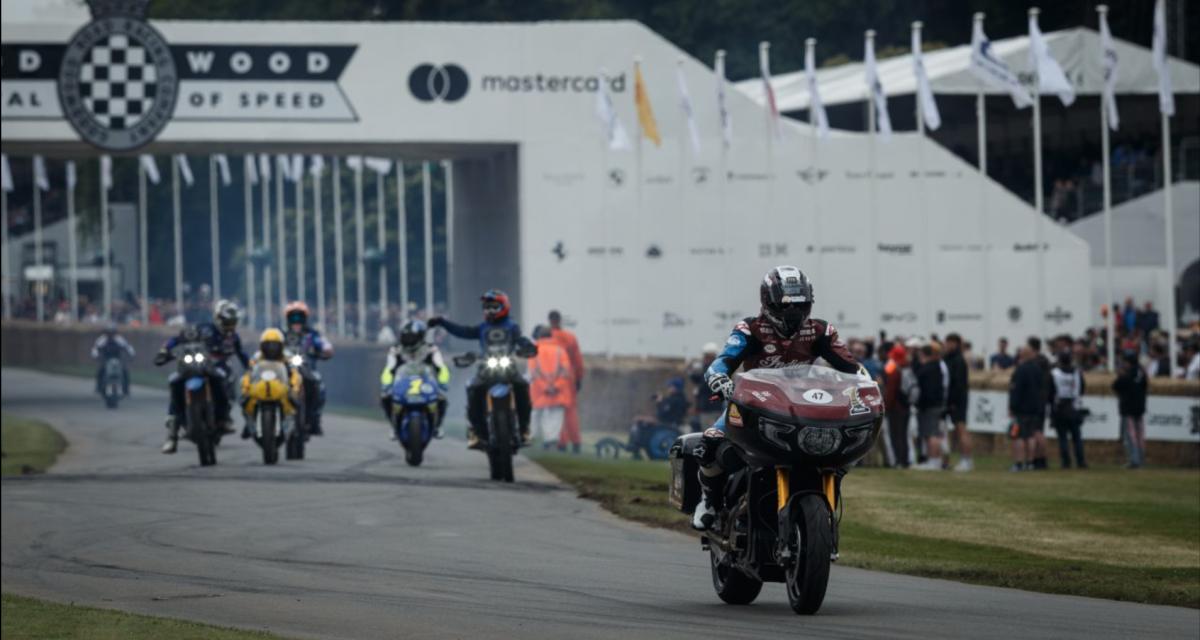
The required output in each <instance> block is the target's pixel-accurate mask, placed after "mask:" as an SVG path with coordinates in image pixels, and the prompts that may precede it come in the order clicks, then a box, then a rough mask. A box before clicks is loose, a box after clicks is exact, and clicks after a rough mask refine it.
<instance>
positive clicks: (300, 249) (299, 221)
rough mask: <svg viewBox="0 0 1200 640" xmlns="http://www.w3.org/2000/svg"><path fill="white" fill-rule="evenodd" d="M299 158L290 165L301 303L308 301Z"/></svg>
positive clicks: (301, 175)
mask: <svg viewBox="0 0 1200 640" xmlns="http://www.w3.org/2000/svg"><path fill="white" fill-rule="evenodd" d="M294 157H297V158H300V162H293V163H292V173H294V174H296V175H294V176H292V179H293V180H295V181H296V299H297V300H300V301H302V302H307V300H308V281H307V278H306V277H305V275H306V274H305V273H304V264H305V262H307V260H305V257H306V255H305V251H304V249H305V246H304V156H302V155H297V156H294Z"/></svg>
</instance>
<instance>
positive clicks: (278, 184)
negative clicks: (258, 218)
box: [275, 156, 288, 313]
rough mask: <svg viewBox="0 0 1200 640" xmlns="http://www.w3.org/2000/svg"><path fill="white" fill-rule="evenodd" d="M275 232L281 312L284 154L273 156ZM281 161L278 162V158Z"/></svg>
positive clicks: (284, 273) (284, 267)
mask: <svg viewBox="0 0 1200 640" xmlns="http://www.w3.org/2000/svg"><path fill="white" fill-rule="evenodd" d="M275 157H276V159H277V161H276V164H278V165H279V166H277V167H275V233H276V244H278V245H279V252H278V253H276V254H275V266H276V268H277V269H278V270H279V273H278V274H277V275H276V279H277V280H278V281H279V312H280V313H283V309H284V308H285V307H287V302H288V300H287V299H288V294H287V227H286V222H285V221H284V215H285V213H284V208H283V172H284V171H287V168H286V167H287V162H288V158H287V157H286V156H275ZM279 158H282V159H283V161H282V162H279V161H278V159H279Z"/></svg>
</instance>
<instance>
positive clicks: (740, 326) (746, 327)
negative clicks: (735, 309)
mask: <svg viewBox="0 0 1200 640" xmlns="http://www.w3.org/2000/svg"><path fill="white" fill-rule="evenodd" d="M733 330H734V331H735V332H740V333H744V334H746V335H750V323H749V322H746V321H745V320H741V321H739V322H738V323H737V324H735V325H733Z"/></svg>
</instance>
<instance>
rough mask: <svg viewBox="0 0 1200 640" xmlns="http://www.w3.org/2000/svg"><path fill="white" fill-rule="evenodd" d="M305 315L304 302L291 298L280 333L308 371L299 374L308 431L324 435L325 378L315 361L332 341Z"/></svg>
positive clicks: (328, 353)
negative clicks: (309, 324) (322, 414)
mask: <svg viewBox="0 0 1200 640" xmlns="http://www.w3.org/2000/svg"><path fill="white" fill-rule="evenodd" d="M308 317H309V312H308V305H307V304H304V303H303V302H301V301H299V300H293V301H292V302H289V303H288V304H287V306H286V307H284V308H283V318H284V321H285V323H286V324H287V329H286V331H287V333H286V335H285V336H284V340H285V341H286V343H287V348H288V349H289V350H291V351H292V352H293V353H298V354H301V355H303V356H304V357H305V358H306V359H307V360H308V370H309V373H310V375H307V376H303V378H304V412H305V414H306V415H305V420H306V422H307V424H308V433H309V434H310V435H314V436H321V435H325V433H324V432H323V431H322V430H321V410H322V409H324V408H325V382H324V381H322V380H321V374H320V373H318V372H317V361H318V360H328V359H330V358H332V357H333V344H332V343H330V342H329V341H328V340H326V339H325V338H323V337H321V332H319V331H317V330H316V329H313V328H312V327H310V326H308ZM243 435H244V434H243Z"/></svg>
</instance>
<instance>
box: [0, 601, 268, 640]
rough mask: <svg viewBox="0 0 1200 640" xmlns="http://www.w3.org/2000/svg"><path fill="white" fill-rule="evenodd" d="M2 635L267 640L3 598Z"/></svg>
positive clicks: (27, 639)
mask: <svg viewBox="0 0 1200 640" xmlns="http://www.w3.org/2000/svg"><path fill="white" fill-rule="evenodd" d="M0 602H2V606H3V617H2V620H3V623H2V624H3V632H2V633H0V635H3V637H5V638H14V639H16V638H21V639H24V640H41V639H43V638H45V639H54V640H75V639H78V640H85V639H86V640H142V639H151V638H171V639H172V640H267V639H277V638H280V636H276V635H272V634H269V633H264V632H261V631H243V630H240V629H230V628H226V627H215V626H210V625H206V624H200V623H197V622H186V621H183V620H174V619H171V618H158V617H154V616H143V615H137V614H133V613H125V612H123V611H114V610H111V609H96V608H93V607H80V606H75V605H69V604H57V603H54V602H47V601H45V600H36V599H34V598H25V597H21V596H14V595H9V594H7V593H6V594H4V595H3V597H2V598H0Z"/></svg>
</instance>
